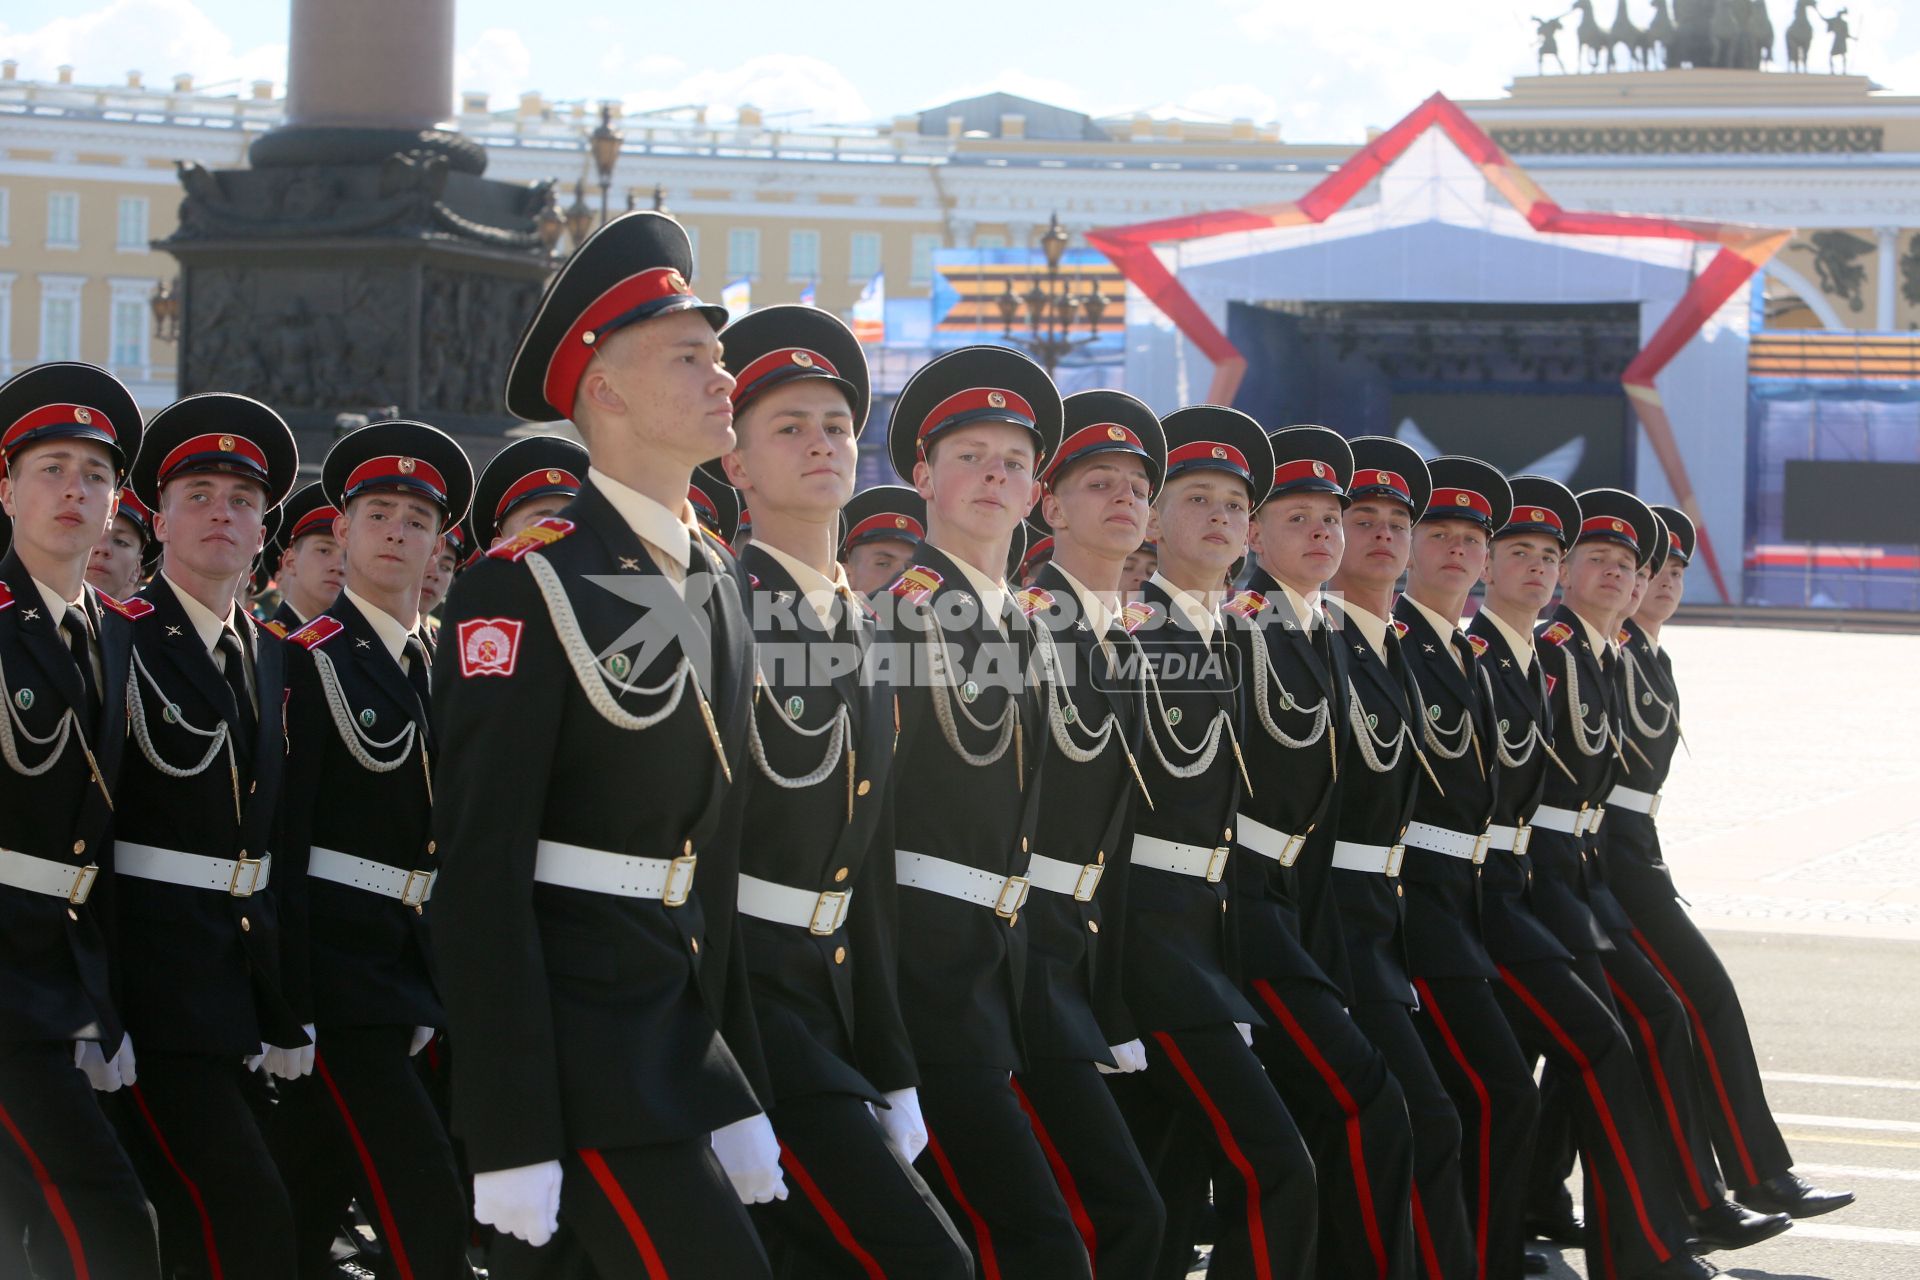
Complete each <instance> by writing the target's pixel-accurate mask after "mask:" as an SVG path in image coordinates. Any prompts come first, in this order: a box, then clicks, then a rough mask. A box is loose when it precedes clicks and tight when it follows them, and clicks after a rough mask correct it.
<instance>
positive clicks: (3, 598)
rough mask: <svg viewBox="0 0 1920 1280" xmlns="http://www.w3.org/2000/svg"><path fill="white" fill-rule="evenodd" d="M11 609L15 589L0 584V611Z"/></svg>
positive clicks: (2, 583) (102, 597)
mask: <svg viewBox="0 0 1920 1280" xmlns="http://www.w3.org/2000/svg"><path fill="white" fill-rule="evenodd" d="M100 598H101V599H102V600H104V599H106V596H105V595H104V594H103V595H102V596H101V597H100ZM11 608H13V588H12V587H10V586H8V585H7V584H6V583H4V582H0V609H11Z"/></svg>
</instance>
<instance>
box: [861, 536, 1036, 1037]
mask: <svg viewBox="0 0 1920 1280" xmlns="http://www.w3.org/2000/svg"><path fill="white" fill-rule="evenodd" d="M914 561H915V564H914V568H915V569H918V570H922V571H923V575H921V576H916V575H915V574H914V573H913V571H912V570H909V571H908V574H907V575H903V577H902V579H901V581H900V582H898V583H896V584H895V586H894V588H893V592H894V595H893V598H892V600H891V601H888V602H883V607H891V608H892V609H893V610H894V616H893V619H892V625H891V626H890V627H888V628H887V630H886V631H885V632H883V634H882V637H881V642H882V645H883V654H884V657H885V659H886V662H887V663H888V664H891V665H892V667H893V669H894V672H895V675H896V679H897V684H898V693H897V696H896V701H895V706H896V708H897V710H896V712H895V717H896V720H897V723H898V726H899V727H898V733H899V739H898V743H897V746H896V750H895V755H894V767H893V812H894V847H895V849H896V850H906V851H910V852H913V853H920V854H926V855H928V856H930V857H936V858H944V859H946V860H947V861H949V862H958V863H964V864H965V865H967V866H970V867H977V868H979V869H980V870H982V871H985V872H987V873H989V874H991V875H993V876H996V877H999V876H1017V875H1024V874H1025V873H1026V869H1027V861H1028V855H1029V853H1030V851H1031V847H1032V842H1033V829H1034V823H1035V822H1036V821H1037V818H1038V811H1039V786H1040V779H1039V769H1038V760H1037V753H1036V751H1035V750H1034V747H1035V743H1034V742H1033V741H1032V740H1031V738H1030V735H1031V734H1032V733H1033V726H1034V725H1035V723H1036V722H1037V718H1038V707H1039V701H1038V698H1037V697H1036V695H1035V693H1034V691H1033V690H1032V689H1031V688H1029V687H1028V683H1027V681H1026V678H1025V667H1026V661H1027V652H1028V647H1029V643H1028V642H1029V634H1028V632H1027V629H1026V625H1025V623H1026V620H1025V619H1024V618H1022V617H1021V615H1020V613H1019V611H1018V609H1016V608H1014V606H1013V604H1012V602H1011V600H1010V599H1009V601H1008V603H1007V606H1006V609H1005V610H1004V613H1005V614H1006V615H1007V616H1008V630H1007V631H1005V632H1002V631H1001V630H1000V629H999V627H998V626H996V625H995V623H994V621H993V620H992V619H990V618H988V617H986V616H985V612H984V610H983V609H982V608H981V605H980V601H979V600H978V598H977V597H976V595H975V593H974V590H973V586H972V584H971V582H969V580H968V579H967V576H966V574H965V573H964V572H963V571H962V570H961V568H960V566H959V565H958V564H956V563H954V561H953V559H952V558H951V557H949V556H947V555H946V554H945V553H944V552H942V551H940V550H939V549H938V548H936V547H934V546H932V545H931V544H928V543H922V544H921V545H920V548H919V550H918V551H917V552H916V553H915V555H914ZM934 576H937V577H938V579H939V581H938V584H937V585H935V586H933V587H932V588H931V590H927V589H926V587H925V584H926V583H927V582H931V581H932V579H933V577H934ZM903 584H904V585H903ZM923 591H925V594H924V595H922V594H921V593H922V592H923ZM941 652H944V653H945V654H946V661H945V665H944V666H942V667H939V668H937V669H936V667H935V658H934V655H935V654H937V653H941ZM943 717H946V722H945V724H943V723H942V718H943ZM949 729H950V730H951V733H952V738H951V739H950V738H949ZM1008 735H1010V736H1008ZM954 740H957V742H958V746H959V748H960V749H961V750H964V751H965V752H966V754H967V756H968V757H971V759H968V758H966V757H963V756H962V755H961V754H960V753H959V751H957V750H956V749H955V741H954ZM1003 743H1004V746H1003ZM1026 914H1027V913H1026V912H1025V911H1019V912H1015V913H1013V915H1012V918H1008V917H1005V916H1002V915H999V914H997V913H996V912H995V911H993V910H992V909H990V908H987V907H984V906H980V905H977V904H975V903H971V902H965V901H962V900H960V899H958V898H951V897H948V896H946V895H945V894H941V893H936V892H933V891H932V890H929V889H922V888H918V887H915V886H910V885H902V886H901V887H900V939H901V942H900V1006H901V1012H902V1014H903V1015H904V1016H905V1018H906V1023H907V1031H908V1033H909V1034H910V1035H911V1036H912V1038H913V1050H914V1055H915V1057H916V1058H917V1059H918V1060H919V1061H920V1062H922V1063H966V1064H970V1065H974V1066H990V1067H999V1068H1002V1069H1004V1070H1008V1071H1017V1070H1020V1069H1021V1068H1022V1066H1023V1065H1024V1057H1023V1054H1024V1049H1023V1046H1022V1040H1021V1035H1020V1014H1019V1007H1020V994H1021V990H1022V986H1023V984H1024V983H1025V981H1026V960H1027V933H1026Z"/></svg>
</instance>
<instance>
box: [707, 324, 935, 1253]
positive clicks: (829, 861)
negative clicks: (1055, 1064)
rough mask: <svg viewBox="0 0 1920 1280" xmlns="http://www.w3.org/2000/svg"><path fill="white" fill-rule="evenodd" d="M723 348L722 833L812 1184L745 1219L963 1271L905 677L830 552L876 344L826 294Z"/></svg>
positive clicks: (784, 1095) (764, 1031)
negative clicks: (904, 782)
mask: <svg viewBox="0 0 1920 1280" xmlns="http://www.w3.org/2000/svg"><path fill="white" fill-rule="evenodd" d="M721 342H722V343H723V345H724V347H725V350H726V362H727V370H728V372H730V373H732V374H733V376H734V389H733V404H734V414H735V418H734V434H735V437H736V440H737V443H736V445H735V448H734V450H733V452H731V453H729V454H727V455H725V456H724V457H723V458H722V459H721V463H722V465H724V466H725V468H726V474H727V475H728V477H729V478H730V479H732V480H733V481H735V482H737V484H738V486H739V493H740V495H741V497H742V499H743V500H748V501H751V502H752V503H753V505H754V506H755V507H756V508H758V510H759V513H760V514H759V528H758V534H757V536H756V538H755V539H754V542H753V544H752V546H751V547H750V548H749V549H748V550H747V551H746V552H744V553H743V554H742V556H741V558H740V566H741V568H742V569H743V570H745V571H746V572H747V573H748V575H749V578H750V580H751V581H752V582H753V584H754V590H753V596H752V601H753V625H754V634H755V640H756V654H757V657H756V664H757V666H756V682H757V683H756V689H755V695H754V712H753V716H752V718H751V720H750V721H749V728H748V732H749V735H750V736H749V739H748V741H749V745H750V750H749V753H748V754H749V756H750V758H751V762H752V763H751V766H750V767H749V768H747V769H745V770H743V772H742V774H741V780H740V782H739V784H738V785H737V786H736V788H735V790H734V792H733V793H731V794H730V796H729V798H728V807H729V808H730V809H731V810H733V812H734V814H735V815H736V818H737V821H736V822H734V823H729V825H728V827H727V828H726V829H724V830H723V836H722V839H723V840H726V841H728V842H730V843H733V844H735V845H737V847H738V849H739V858H740V868H741V871H740V914H741V916H742V919H741V921H740V923H739V929H740V932H741V935H742V937H743V939H744V940H745V943H746V953H747V970H748V974H749V977H750V985H751V987H752V992H753V1003H754V1013H755V1017H756V1019H757V1021H758V1024H759V1029H760V1037H761V1041H762V1044H763V1046H764V1048H765V1053H766V1061H767V1073H768V1075H769V1077H770V1078H771V1090H772V1092H771V1100H770V1101H771V1106H772V1110H771V1112H770V1115H771V1118H772V1120H773V1127H774V1133H775V1134H776V1136H778V1138H779V1139H780V1159H781V1165H782V1167H783V1168H784V1169H785V1171H786V1173H787V1175H788V1177H789V1178H790V1179H791V1181H792V1184H793V1186H794V1187H795V1188H797V1189H798V1190H799V1191H800V1192H801V1194H799V1195H792V1196H789V1197H788V1198H787V1199H786V1200H785V1201H779V1202H775V1203H773V1204H769V1205H766V1206H756V1208H755V1210H754V1218H755V1220H756V1222H757V1223H758V1224H759V1225H760V1227H761V1233H762V1237H763V1239H765V1241H766V1243H767V1246H768V1253H769V1254H770V1255H771V1257H772V1258H773V1261H774V1265H775V1268H776V1270H777V1271H779V1272H780V1273H781V1274H785V1275H808V1276H812V1275H840V1274H855V1273H858V1272H860V1271H861V1269H862V1268H866V1270H867V1273H868V1274H872V1273H873V1272H874V1269H875V1268H877V1269H878V1272H879V1273H883V1274H888V1275H912V1276H928V1277H941V1276H946V1277H962V1276H966V1275H968V1274H970V1271H971V1268H970V1266H969V1263H968V1256H967V1249H966V1246H965V1245H964V1244H962V1243H961V1241H960V1237H959V1233H958V1232H957V1231H956V1230H955V1229H954V1226H953V1224H952V1223H951V1222H950V1221H949V1220H948V1219H947V1215H946V1213H945V1211H944V1210H943V1209H941V1208H940V1206H939V1203H938V1201H937V1200H935V1198H934V1196H933V1193H932V1192H931V1191H930V1190H929V1189H928V1187H927V1184H926V1183H925V1182H924V1181H922V1180H921V1178H920V1177H919V1175H917V1174H916V1173H914V1172H913V1169H912V1161H913V1160H914V1158H915V1157H916V1156H918V1155H919V1154H920V1150H921V1148H922V1147H924V1146H925V1145H926V1130H925V1127H924V1126H923V1125H922V1124H921V1122H920V1118H919V1117H920V1106H919V1101H918V1097H917V1089H916V1085H917V1082H918V1078H919V1077H918V1073H917V1072H916V1071H915V1069H914V1063H913V1047H912V1045H911V1044H910V1043H909V1042H908V1039H907V1031H906V1026H905V1024H904V1023H903V1022H902V1020H901V1017H900V1006H899V1000H898V991H897V987H896V983H895V978H894V968H895V965H894V946H895V938H894V932H895V927H896V924H895V914H896V911H897V906H896V901H895V897H896V895H895V889H894V881H893V821H892V811H891V804H890V796H891V794H892V789H891V787H890V786H889V778H890V776H891V773H892V755H893V689H892V686H891V685H890V684H889V683H888V682H887V681H884V680H879V679H870V678H866V677H865V671H864V669H865V668H866V665H867V661H868V653H869V651H870V650H871V648H872V646H873V642H874V637H875V624H874V618H873V615H872V614H871V613H870V612H869V609H868V607H867V605H866V602H865V601H863V600H860V599H858V598H857V597H855V596H854V594H853V591H852V589H851V588H850V587H849V586H848V585H847V582H846V575H845V574H844V573H843V572H842V571H841V570H840V568H839V566H838V564H837V563H836V561H835V558H834V556H835V551H836V549H837V541H838V537H839V532H840V529H839V523H840V509H841V506H842V505H843V504H844V503H845V501H846V500H847V499H848V498H849V497H850V496H851V495H852V492H853V475H854V464H855V462H856V461H857V457H858V443H857V441H858V437H859V433H860V431H861V429H862V428H863V427H864V426H865V425H866V419H867V408H868V404H869V399H868V392H867V362H866V356H865V354H864V353H863V352H862V351H861V348H860V343H859V341H858V340H857V339H855V337H854V336H853V332H852V330H850V329H848V328H847V327H846V325H845V324H843V323H842V322H841V321H839V320H838V319H836V318H835V317H833V316H832V315H830V314H829V313H827V312H825V311H821V310H819V309H818V308H815V307H799V306H791V307H766V308H763V309H761V310H758V311H755V312H753V313H752V314H751V315H749V316H745V317H743V318H742V319H740V320H739V321H737V322H736V323H734V324H733V325H731V326H730V327H728V328H727V329H725V330H724V331H722V333H721ZM710 469H711V468H710ZM889 1147H891V1148H892V1150H891V1151H890V1150H889ZM896 1153H897V1155H896Z"/></svg>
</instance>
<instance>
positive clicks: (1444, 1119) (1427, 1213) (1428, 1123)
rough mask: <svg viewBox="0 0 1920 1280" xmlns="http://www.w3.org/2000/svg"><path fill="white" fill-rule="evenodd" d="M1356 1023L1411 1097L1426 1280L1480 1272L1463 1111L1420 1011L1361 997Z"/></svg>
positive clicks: (1455, 1279)
mask: <svg viewBox="0 0 1920 1280" xmlns="http://www.w3.org/2000/svg"><path fill="white" fill-rule="evenodd" d="M1353 1020H1354V1022H1355V1023H1356V1024H1358V1025H1359V1027H1360V1030H1361V1033H1362V1034H1364V1035H1365V1036H1366V1037H1367V1039H1369V1040H1371V1041H1373V1044H1374V1047H1375V1048H1377V1049H1379V1050H1380V1055H1381V1056H1382V1057H1383V1058H1385V1059H1386V1062H1387V1070H1389V1071H1391V1072H1393V1078H1394V1079H1395V1080H1397V1081H1398V1082H1399V1084H1400V1091H1401V1093H1403V1094H1405V1095H1406V1099H1407V1119H1408V1121H1409V1122H1410V1123H1411V1124H1412V1126H1413V1205H1412V1207H1413V1240H1414V1259H1415V1264H1416V1270H1415V1274H1416V1275H1418V1276H1420V1277H1421V1278H1422V1280H1463V1278H1464V1277H1468V1276H1471V1275H1473V1273H1474V1264H1475V1256H1476V1250H1475V1247H1474V1239H1473V1228H1472V1226H1470V1225H1469V1223H1468V1220H1467V1201H1466V1188H1465V1185H1464V1183H1463V1182H1462V1180H1461V1173H1460V1167H1461V1166H1460V1142H1461V1138H1460V1113H1459V1111H1458V1110H1457V1109H1456V1108H1455V1107H1454V1105H1453V1097H1452V1095H1451V1094H1449V1093H1448V1092H1447V1087H1446V1085H1444V1084H1442V1083H1441V1081H1440V1073H1439V1072H1437V1071H1435V1070H1434V1066H1433V1060H1432V1058H1430V1057H1429V1056H1428V1054H1427V1047H1426V1043H1425V1041H1423V1040H1422V1039H1421V1035H1420V1029H1419V1028H1418V1027H1417V1026H1415V1025H1414V1018H1413V1010H1411V1009H1409V1008H1408V1007H1407V1006H1405V1005H1403V1004H1399V1003H1397V1002H1395V1001H1392V1000H1362V1001H1360V1002H1359V1003H1358V1004H1356V1005H1354V1006H1353Z"/></svg>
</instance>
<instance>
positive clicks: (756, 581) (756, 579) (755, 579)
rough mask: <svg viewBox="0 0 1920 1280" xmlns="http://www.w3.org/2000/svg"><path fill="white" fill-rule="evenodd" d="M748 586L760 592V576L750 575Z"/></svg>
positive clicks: (748, 576)
mask: <svg viewBox="0 0 1920 1280" xmlns="http://www.w3.org/2000/svg"><path fill="white" fill-rule="evenodd" d="M747 585H748V586H750V587H752V588H753V589H754V590H755V591H758V590H759V589H760V575H759V574H757V573H750V574H748V575H747Z"/></svg>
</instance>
